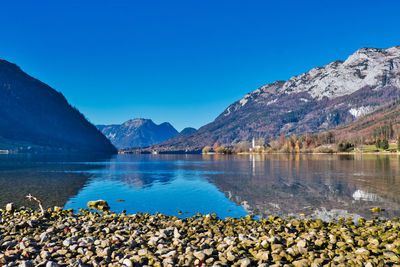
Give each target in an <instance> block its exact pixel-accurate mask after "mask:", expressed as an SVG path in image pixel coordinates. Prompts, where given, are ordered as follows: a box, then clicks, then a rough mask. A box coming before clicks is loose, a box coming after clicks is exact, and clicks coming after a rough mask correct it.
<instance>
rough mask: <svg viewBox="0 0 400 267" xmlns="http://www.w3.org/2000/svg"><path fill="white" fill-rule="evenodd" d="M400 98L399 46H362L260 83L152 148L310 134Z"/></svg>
mask: <svg viewBox="0 0 400 267" xmlns="http://www.w3.org/2000/svg"><path fill="white" fill-rule="evenodd" d="M399 97H400V46H396V47H392V48H388V49H376V48H361V49H359V50H358V51H356V52H355V53H354V54H353V55H351V56H349V57H348V58H347V59H346V60H345V61H335V62H332V63H330V64H328V65H326V66H323V67H316V68H314V69H312V70H310V71H309V72H306V73H303V74H301V75H298V76H294V77H292V78H290V79H289V80H288V81H277V82H274V83H271V84H267V85H264V86H262V87H260V88H258V89H257V90H255V91H253V92H250V93H248V94H247V95H245V96H244V97H243V98H242V99H241V100H239V101H237V102H235V103H233V104H232V105H230V106H229V107H228V108H227V109H226V110H225V111H224V112H223V113H222V114H221V115H219V116H218V117H217V118H216V119H215V120H214V121H213V122H212V123H210V124H207V125H205V126H203V127H201V128H200V129H199V130H197V131H196V132H194V133H192V134H191V136H185V137H182V136H177V137H176V138H172V139H170V140H168V141H166V142H164V143H162V144H160V145H157V146H154V147H152V148H151V149H155V150H158V151H171V150H174V151H188V150H191V151H193V150H200V149H201V148H202V147H204V146H205V145H213V144H214V143H216V142H217V143H218V144H219V145H224V144H232V143H235V142H239V141H243V140H251V138H253V137H256V138H257V137H268V136H269V135H275V136H276V135H279V134H280V133H282V132H284V133H286V134H298V135H300V134H304V133H314V132H318V131H321V130H326V129H330V128H333V127H336V126H338V125H341V124H344V123H349V122H352V121H353V120H355V119H357V118H358V117H360V116H363V115H365V114H367V113H370V112H372V111H374V110H375V109H377V108H379V107H381V106H383V105H386V104H388V103H391V102H392V101H395V100H397V99H399Z"/></svg>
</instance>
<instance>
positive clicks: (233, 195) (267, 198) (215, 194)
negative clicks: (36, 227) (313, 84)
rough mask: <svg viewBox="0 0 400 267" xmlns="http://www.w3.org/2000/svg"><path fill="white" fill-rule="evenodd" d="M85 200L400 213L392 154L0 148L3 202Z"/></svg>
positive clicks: (332, 213) (308, 212)
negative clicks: (15, 151) (80, 152)
mask: <svg viewBox="0 0 400 267" xmlns="http://www.w3.org/2000/svg"><path fill="white" fill-rule="evenodd" d="M28 193H31V194H33V195H36V196H37V197H39V198H41V199H42V201H43V202H44V204H45V205H46V206H48V207H50V206H55V205H57V206H62V207H65V208H73V209H78V208H81V207H82V208H85V207H86V203H87V202H88V201H89V200H97V199H104V200H107V201H108V203H109V205H110V207H111V210H112V211H115V212H121V211H123V210H126V211H127V213H137V212H149V213H156V212H160V213H163V214H167V215H175V216H178V217H188V216H192V215H193V214H195V213H202V214H204V213H216V214H217V215H218V216H219V217H221V218H225V217H240V216H245V215H247V214H249V213H254V214H257V217H259V218H262V217H267V216H270V215H274V216H280V217H286V216H292V217H299V216H304V215H305V216H307V217H311V218H321V219H324V220H331V219H334V218H339V217H349V216H351V217H353V218H355V219H357V218H358V217H367V218H369V217H372V216H377V215H376V214H373V213H372V212H371V211H370V209H371V208H372V207H381V208H383V209H384V210H385V211H384V212H382V213H380V214H379V215H378V216H379V217H383V218H392V217H394V216H400V157H399V156H398V155H305V154H297V155H287V154H279V155H228V156H225V155H116V156H113V157H110V158H99V157H90V156H79V157H76V156H72V155H68V156H54V155H46V156H43V155H42V156H34V155H0V205H1V206H3V207H4V205H5V204H6V203H8V202H14V203H15V204H17V205H18V206H21V205H24V206H31V207H34V203H29V202H28V201H27V200H25V199H24V196H25V195H27V194H28Z"/></svg>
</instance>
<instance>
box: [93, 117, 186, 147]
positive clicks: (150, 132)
mask: <svg viewBox="0 0 400 267" xmlns="http://www.w3.org/2000/svg"><path fill="white" fill-rule="evenodd" d="M97 128H98V129H99V130H100V131H101V132H102V133H103V134H104V135H105V136H106V137H107V138H108V139H109V140H110V141H111V142H112V143H113V144H114V145H115V146H116V147H117V148H118V149H121V148H133V147H146V146H150V145H154V144H158V143H161V142H163V141H165V140H167V139H169V138H171V137H173V136H175V135H176V134H178V131H177V130H176V129H175V128H174V127H173V126H172V125H171V124H169V123H168V122H164V123H161V124H159V125H157V124H155V123H154V122H153V121H152V120H150V119H132V120H129V121H126V122H124V123H123V124H114V125H97Z"/></svg>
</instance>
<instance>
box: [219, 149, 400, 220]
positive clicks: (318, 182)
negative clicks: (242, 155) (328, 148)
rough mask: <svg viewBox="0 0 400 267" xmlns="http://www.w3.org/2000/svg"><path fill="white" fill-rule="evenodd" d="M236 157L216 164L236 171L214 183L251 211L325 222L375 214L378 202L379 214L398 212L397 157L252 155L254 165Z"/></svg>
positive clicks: (221, 167) (386, 214)
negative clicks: (373, 209)
mask: <svg viewBox="0 0 400 267" xmlns="http://www.w3.org/2000/svg"><path fill="white" fill-rule="evenodd" d="M217 158H218V157H217ZM217 158H216V159H217ZM235 158H236V157H235V156H233V157H232V159H230V160H229V161H224V163H223V164H216V166H215V167H217V165H220V166H219V168H220V169H229V170H230V171H234V172H235V173H236V174H235V175H230V176H229V175H219V174H217V175H214V176H213V182H214V183H216V185H217V186H218V188H219V189H220V190H221V191H223V192H224V193H225V195H226V196H227V197H228V198H230V199H231V200H232V201H234V202H236V203H238V204H240V205H242V206H243V207H245V208H246V210H248V211H249V212H254V213H257V214H260V215H261V216H268V215H278V216H287V215H290V216H296V215H299V214H301V213H304V214H307V215H310V216H311V215H312V216H313V217H319V218H323V219H326V220H327V219H331V218H332V217H342V216H352V217H358V216H363V217H371V216H374V215H373V214H372V213H371V212H370V210H369V209H370V208H372V207H374V206H379V207H382V208H384V209H385V212H383V213H382V214H380V216H384V217H393V216H398V215H399V191H400V177H399V176H400V174H399V157H398V156H379V155H357V156H354V155H299V154H297V155H283V154H282V155H251V156H250V157H249V158H248V159H249V161H250V164H249V163H246V162H245V161H240V160H236V159H235ZM231 161H234V162H236V164H231V163H230V162H231ZM221 165H223V166H221ZM246 168H247V169H248V173H247V174H246V173H243V172H242V171H243V169H246ZM250 174H251V175H250Z"/></svg>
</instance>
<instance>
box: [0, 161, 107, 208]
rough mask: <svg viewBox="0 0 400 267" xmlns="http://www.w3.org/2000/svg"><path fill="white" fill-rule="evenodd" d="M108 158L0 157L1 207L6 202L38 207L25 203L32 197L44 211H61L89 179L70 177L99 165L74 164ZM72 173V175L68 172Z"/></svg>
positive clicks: (96, 167) (34, 204)
mask: <svg viewBox="0 0 400 267" xmlns="http://www.w3.org/2000/svg"><path fill="white" fill-rule="evenodd" d="M104 160H108V158H104V157H101V158H99V157H98V156H93V155H72V154H71V155H40V156H38V155H29V154H22V155H12V154H10V155H5V154H2V155H0V206H2V207H4V206H5V205H6V204H7V203H9V202H14V204H16V205H17V206H25V207H35V208H36V207H37V204H36V203H32V202H30V201H28V200H26V199H25V196H26V195H28V194H32V195H34V196H36V197H38V198H39V199H41V200H42V201H43V205H44V206H45V207H53V206H61V207H63V206H64V205H65V204H66V202H67V201H68V199H70V198H71V197H72V196H74V195H76V194H77V193H78V191H79V190H80V189H81V188H83V186H84V185H85V183H86V182H87V181H88V179H89V178H90V177H91V176H92V175H90V174H89V173H83V172H82V173H79V174H76V173H73V171H75V170H80V171H82V170H92V169H98V168H102V167H103V166H101V165H90V164H83V163H77V162H87V161H101V162H103V161H104ZM70 171H72V172H70Z"/></svg>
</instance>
